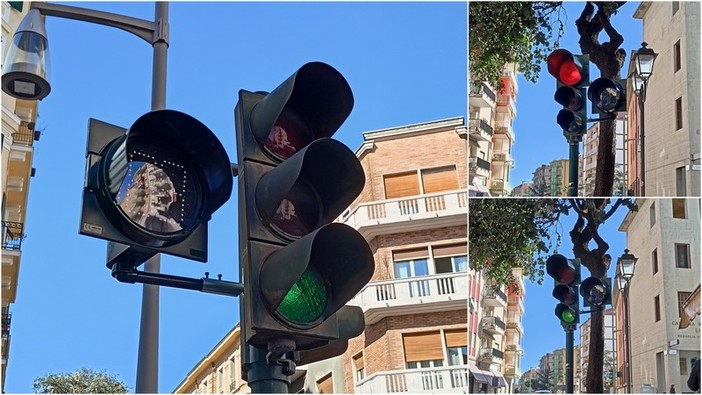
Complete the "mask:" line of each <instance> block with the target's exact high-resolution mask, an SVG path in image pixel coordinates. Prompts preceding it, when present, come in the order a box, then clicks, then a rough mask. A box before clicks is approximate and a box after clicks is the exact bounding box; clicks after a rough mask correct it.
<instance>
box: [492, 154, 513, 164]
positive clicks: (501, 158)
mask: <svg viewBox="0 0 702 395" xmlns="http://www.w3.org/2000/svg"><path fill="white" fill-rule="evenodd" d="M492 160H493V162H511V161H512V154H510V153H509V152H493V153H492Z"/></svg>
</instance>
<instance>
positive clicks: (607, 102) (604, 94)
mask: <svg viewBox="0 0 702 395" xmlns="http://www.w3.org/2000/svg"><path fill="white" fill-rule="evenodd" d="M620 100H621V93H620V92H619V91H618V90H616V89H615V88H613V87H609V88H605V89H602V90H600V91H599V92H598V94H597V96H596V97H595V106H597V108H599V109H600V110H602V111H606V112H610V111H613V110H615V109H616V108H617V106H618V105H619V101H620Z"/></svg>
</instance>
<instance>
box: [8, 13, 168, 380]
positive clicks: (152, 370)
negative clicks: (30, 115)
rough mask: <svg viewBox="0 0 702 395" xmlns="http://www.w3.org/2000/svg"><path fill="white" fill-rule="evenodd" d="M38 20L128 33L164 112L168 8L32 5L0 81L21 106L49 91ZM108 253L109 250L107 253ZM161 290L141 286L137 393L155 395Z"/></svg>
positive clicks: (155, 261)
mask: <svg viewBox="0 0 702 395" xmlns="http://www.w3.org/2000/svg"><path fill="white" fill-rule="evenodd" d="M41 15H45V16H55V17H59V18H66V19H74V20H80V21H84V22H91V23H96V24H99V25H106V26H112V27H116V28H118V29H122V30H125V31H127V32H129V33H132V34H134V35H136V36H138V37H140V38H142V39H143V40H145V41H146V42H148V43H149V44H151V46H152V47H153V70H152V86H151V110H152V111H155V110H162V109H164V108H165V107H166V63H167V52H168V41H169V35H168V34H169V25H168V2H165V1H158V2H156V5H155V17H154V21H148V20H144V19H138V18H133V17H128V16H125V15H119V14H114V13H110V12H103V11H97V10H90V9H86V8H80V7H72V6H65V5H59V4H52V3H44V2H32V3H31V10H30V11H29V12H28V13H27V15H26V16H25V18H24V19H23V20H22V21H21V22H20V24H19V26H18V29H17V32H16V33H15V36H14V39H13V42H12V45H11V47H10V48H9V49H8V55H7V59H6V62H5V65H4V70H3V71H4V72H3V75H2V90H3V91H5V92H6V93H7V94H9V95H10V96H12V97H15V98H18V99H23V100H41V99H43V98H44V97H46V96H47V95H48V94H49V92H50V91H51V86H50V84H49V81H48V79H49V72H48V70H49V67H48V60H49V56H48V48H49V47H48V40H47V34H46V28H45V26H44V22H43V20H42V18H41ZM108 249H109V247H108ZM144 268H145V270H146V271H148V272H151V273H158V272H160V269H161V259H160V255H156V256H154V257H153V258H151V259H149V260H148V261H146V263H145V266H144ZM158 327H159V287H158V286H157V285H146V284H145V285H144V288H143V296H142V308H141V325H140V330H139V354H138V357H137V375H136V388H135V391H136V392H137V393H158V392H159V391H158Z"/></svg>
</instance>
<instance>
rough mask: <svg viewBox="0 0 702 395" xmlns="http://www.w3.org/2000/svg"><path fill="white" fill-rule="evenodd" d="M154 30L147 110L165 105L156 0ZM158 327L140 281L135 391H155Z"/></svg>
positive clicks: (150, 266)
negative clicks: (140, 295)
mask: <svg viewBox="0 0 702 395" xmlns="http://www.w3.org/2000/svg"><path fill="white" fill-rule="evenodd" d="M155 23H156V32H155V33H154V39H157V41H155V42H154V43H153V47H154V56H153V72H152V84H151V110H152V111H154V110H161V109H164V108H166V61H167V52H168V43H167V42H166V39H167V34H168V2H166V1H157V2H156V7H155ZM144 269H145V270H146V271H147V272H151V273H160V272H161V255H160V254H157V255H155V256H153V257H152V258H151V259H149V260H147V261H146V263H145V264H144ZM158 330H159V287H158V285H149V284H144V288H143V293H142V300H141V324H140V328H139V354H138V357H137V374H136V388H135V392H136V393H152V394H155V393H158V392H159V391H158V350H159V347H158V342H159V338H158Z"/></svg>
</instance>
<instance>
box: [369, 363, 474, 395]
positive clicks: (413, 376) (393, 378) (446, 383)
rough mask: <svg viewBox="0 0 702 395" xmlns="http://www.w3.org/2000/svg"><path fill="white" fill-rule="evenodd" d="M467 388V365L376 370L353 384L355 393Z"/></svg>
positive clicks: (435, 391)
mask: <svg viewBox="0 0 702 395" xmlns="http://www.w3.org/2000/svg"><path fill="white" fill-rule="evenodd" d="M467 388H468V366H463V365H461V366H449V367H442V368H423V369H406V370H393V371H387V372H378V373H375V374H373V375H371V376H369V377H368V378H367V379H365V380H363V381H361V382H359V383H358V384H356V391H355V392H356V393H357V394H393V393H398V392H406V393H412V394H418V393H430V394H434V393H440V394H449V393H455V394H463V393H466V391H467Z"/></svg>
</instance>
